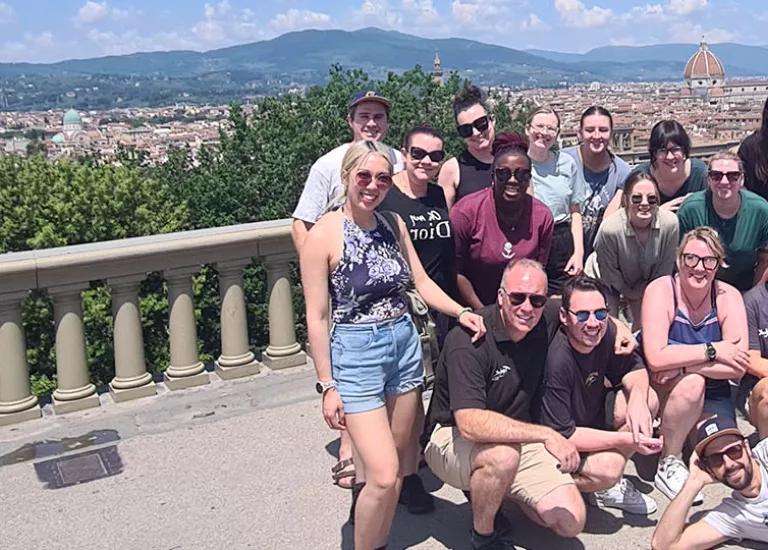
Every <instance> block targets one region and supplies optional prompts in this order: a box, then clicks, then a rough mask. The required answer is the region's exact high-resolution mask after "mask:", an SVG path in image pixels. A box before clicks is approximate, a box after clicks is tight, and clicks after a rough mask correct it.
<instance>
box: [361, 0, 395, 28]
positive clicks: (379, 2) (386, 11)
mask: <svg viewBox="0 0 768 550" xmlns="http://www.w3.org/2000/svg"><path fill="white" fill-rule="evenodd" d="M353 20H354V21H355V22H356V23H358V24H365V25H373V26H376V27H400V26H401V25H402V22H403V18H402V16H401V15H400V14H399V13H398V11H397V10H395V9H392V8H390V6H389V4H388V3H387V0H364V2H363V3H362V4H361V5H360V8H358V10H357V11H356V12H355V13H354V15H353Z"/></svg>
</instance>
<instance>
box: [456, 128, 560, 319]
mask: <svg viewBox="0 0 768 550" xmlns="http://www.w3.org/2000/svg"><path fill="white" fill-rule="evenodd" d="M493 151H494V158H493V186H492V187H490V188H488V189H484V190H482V191H478V192H477V193H473V194H471V195H469V196H468V197H466V198H465V199H463V200H462V201H460V202H459V203H457V204H456V206H454V207H453V208H452V209H451V222H452V223H453V227H454V230H455V232H456V264H457V267H456V269H457V272H458V275H457V279H458V287H459V293H460V294H461V299H462V301H463V302H464V303H465V304H467V305H468V306H470V307H471V308H473V309H474V310H479V309H480V308H482V307H483V306H485V305H488V304H492V303H494V302H495V301H496V299H497V290H498V288H499V285H500V284H501V277H502V274H503V272H504V268H505V267H506V266H507V264H508V263H509V261H510V260H512V259H513V258H515V259H520V258H530V259H532V260H537V261H538V262H540V263H542V264H546V262H547V258H548V256H549V248H550V244H551V242H552V228H553V225H554V224H553V221H552V214H551V213H550V212H549V209H548V208H547V206H546V205H545V204H544V203H542V202H541V201H539V200H538V199H536V198H534V197H532V196H531V195H530V194H528V193H527V190H528V185H529V183H530V181H531V160H530V159H529V158H528V153H527V148H526V144H525V139H524V138H523V137H522V136H521V135H519V134H516V133H503V134H499V135H498V136H497V137H496V141H495V142H494V144H493Z"/></svg>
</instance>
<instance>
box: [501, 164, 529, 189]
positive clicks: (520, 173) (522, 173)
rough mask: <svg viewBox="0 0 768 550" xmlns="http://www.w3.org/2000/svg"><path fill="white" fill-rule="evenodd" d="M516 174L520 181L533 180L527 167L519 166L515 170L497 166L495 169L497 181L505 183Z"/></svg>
mask: <svg viewBox="0 0 768 550" xmlns="http://www.w3.org/2000/svg"><path fill="white" fill-rule="evenodd" d="M512 176H515V181H517V182H518V183H528V182H529V181H531V171H530V170H529V169H527V168H517V169H516V170H515V171H514V172H513V171H512V170H510V169H509V168H496V170H494V171H493V179H494V180H496V183H500V184H502V185H504V184H505V183H507V182H508V181H509V180H511V179H512Z"/></svg>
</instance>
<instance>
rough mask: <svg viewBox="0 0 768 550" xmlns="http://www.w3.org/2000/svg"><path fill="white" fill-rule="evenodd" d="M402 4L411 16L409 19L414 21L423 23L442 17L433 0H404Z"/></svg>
mask: <svg viewBox="0 0 768 550" xmlns="http://www.w3.org/2000/svg"><path fill="white" fill-rule="evenodd" d="M402 6H403V11H405V12H406V13H407V14H408V16H409V18H408V21H410V22H413V23H417V24H422V25H423V24H424V23H430V22H433V21H437V20H438V19H439V18H440V15H439V14H438V13H437V10H436V9H435V5H434V3H433V2H432V0H402ZM414 18H415V19H414Z"/></svg>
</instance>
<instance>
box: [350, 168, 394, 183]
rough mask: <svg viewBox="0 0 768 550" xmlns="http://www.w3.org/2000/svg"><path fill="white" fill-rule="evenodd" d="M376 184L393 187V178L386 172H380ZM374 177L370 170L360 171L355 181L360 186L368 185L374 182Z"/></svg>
mask: <svg viewBox="0 0 768 550" xmlns="http://www.w3.org/2000/svg"><path fill="white" fill-rule="evenodd" d="M375 177H376V183H377V184H379V185H392V176H390V175H389V174H387V173H385V172H379V173H378V174H376V176H375ZM373 178H374V175H373V174H371V173H370V172H369V171H368V170H358V171H357V173H356V174H355V181H356V182H357V184H358V185H363V186H365V185H368V184H370V183H371V181H372V180H373Z"/></svg>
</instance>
